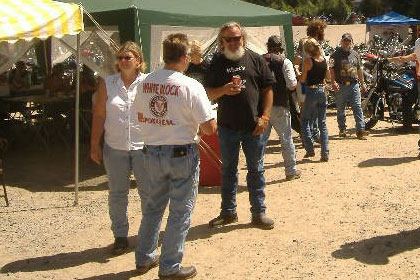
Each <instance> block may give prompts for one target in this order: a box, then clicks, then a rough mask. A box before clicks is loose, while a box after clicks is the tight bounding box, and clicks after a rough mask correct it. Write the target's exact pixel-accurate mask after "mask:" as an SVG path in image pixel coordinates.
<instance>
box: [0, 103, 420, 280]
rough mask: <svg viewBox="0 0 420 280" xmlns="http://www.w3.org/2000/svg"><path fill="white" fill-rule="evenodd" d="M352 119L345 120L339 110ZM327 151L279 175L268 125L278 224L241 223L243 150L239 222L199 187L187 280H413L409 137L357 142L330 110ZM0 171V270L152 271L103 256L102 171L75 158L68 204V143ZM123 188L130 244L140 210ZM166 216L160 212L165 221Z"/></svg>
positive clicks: (40, 273)
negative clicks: (295, 173)
mask: <svg viewBox="0 0 420 280" xmlns="http://www.w3.org/2000/svg"><path fill="white" fill-rule="evenodd" d="M348 125H349V127H350V128H352V127H354V121H353V118H352V117H349V118H348ZM328 128H329V135H330V150H331V157H330V161H329V162H328V163H320V162H319V148H318V149H317V150H316V152H317V157H316V158H315V159H314V160H308V161H305V160H303V159H302V158H303V155H304V151H303V149H302V145H301V143H300V141H299V140H298V137H297V135H296V137H295V141H296V145H297V149H298V155H297V157H298V163H299V168H300V169H301V170H302V172H303V173H302V178H301V179H299V180H295V181H291V182H286V181H285V175H284V169H283V163H282V162H283V160H282V156H281V153H280V148H279V141H278V140H276V139H277V137H276V134H275V132H274V130H273V133H272V135H271V137H270V141H269V147H268V150H267V155H266V160H265V161H266V163H265V165H266V181H267V189H266V195H267V199H266V204H267V207H268V211H267V213H268V214H269V215H270V216H271V217H273V218H274V220H275V222H276V227H275V229H273V230H270V231H264V230H260V229H256V228H253V227H252V226H251V225H250V223H249V222H250V213H249V202H248V193H247V191H246V183H245V176H246V173H245V170H244V169H245V165H244V158H243V156H242V155H241V162H240V185H241V187H240V189H239V193H238V215H239V222H238V223H236V224H233V225H229V226H226V227H223V228H219V229H209V228H208V227H207V223H208V221H209V220H210V219H212V218H214V217H215V216H216V215H218V212H219V206H220V195H219V187H212V188H200V194H199V197H198V200H197V204H196V208H195V212H194V216H193V222H192V226H191V229H190V232H189V234H188V237H187V243H186V254H185V258H184V262H183V263H184V264H185V265H190V264H193V265H195V266H196V267H197V270H198V275H197V278H196V279H333V278H336V279H420V257H419V253H420V250H419V248H420V227H419V226H420V215H419V213H420V185H419V183H418V182H419V181H420V172H419V170H420V168H419V167H420V161H418V160H417V154H418V152H417V150H416V148H417V141H418V134H416V133H415V132H413V133H412V134H406V135H399V134H397V133H396V130H395V129H394V128H393V127H392V125H391V124H390V123H385V122H380V123H379V124H378V125H377V126H376V127H375V128H374V130H373V131H372V132H371V136H370V137H369V139H368V140H366V141H359V140H357V139H356V138H355V133H354V130H352V133H353V134H352V135H351V137H349V139H345V140H341V139H338V136H337V134H338V129H337V126H336V118H335V115H334V112H333V111H330V112H329V116H328ZM6 165H7V167H8V168H6V175H7V183H8V191H9V196H10V200H11V206H10V207H5V206H4V205H5V204H4V201H3V199H2V198H0V199H1V200H0V205H1V206H0V279H31V280H32V279H156V278H157V273H158V270H157V269H153V270H151V271H149V273H147V274H146V275H143V276H137V275H136V272H135V269H134V268H135V267H134V253H133V251H132V250H131V251H130V252H129V253H127V254H124V255H121V256H112V255H111V254H110V248H111V244H112V242H113V238H112V234H111V231H110V229H109V218H108V206H107V205H108V204H107V185H106V177H105V176H104V173H103V170H102V168H98V167H95V166H94V165H93V164H92V163H90V162H89V160H88V159H87V158H86V156H84V157H82V174H81V175H82V179H83V183H82V187H81V190H82V192H81V193H80V206H77V207H73V206H72V202H73V193H72V192H71V191H72V183H71V180H72V177H73V169H72V155H71V151H55V152H52V153H49V154H46V153H42V152H39V153H35V154H33V153H28V152H17V151H16V150H15V151H10V153H9V155H8V156H7V157H6ZM139 208H140V207H139V199H138V195H137V191H136V189H135V188H134V185H133V188H132V189H131V191H130V204H129V220H130V222H131V227H130V243H131V245H132V247H134V242H135V238H136V235H137V229H138V226H139V221H140V218H141V212H140V209H139ZM166 217H167V213H166V214H165V218H164V224H165V222H166Z"/></svg>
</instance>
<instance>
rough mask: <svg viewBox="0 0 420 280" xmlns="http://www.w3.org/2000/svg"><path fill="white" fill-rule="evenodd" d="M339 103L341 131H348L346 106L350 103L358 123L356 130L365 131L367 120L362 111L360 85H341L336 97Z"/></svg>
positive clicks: (338, 113)
mask: <svg viewBox="0 0 420 280" xmlns="http://www.w3.org/2000/svg"><path fill="white" fill-rule="evenodd" d="M335 100H336V103H337V122H338V128H339V129H340V130H344V129H346V105H347V103H350V106H351V108H352V110H353V115H354V120H355V121H356V130H357V131H361V130H364V129H365V120H364V119H363V111H362V96H361V94H360V88H359V84H351V85H349V86H346V85H341V86H340V90H339V91H338V92H337V95H336V96H335Z"/></svg>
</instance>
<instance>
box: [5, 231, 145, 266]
mask: <svg viewBox="0 0 420 280" xmlns="http://www.w3.org/2000/svg"><path fill="white" fill-rule="evenodd" d="M136 238H137V237H136V236H131V237H129V243H130V249H129V250H127V253H128V252H130V251H133V250H134V244H135V240H136ZM111 248H112V244H110V245H108V246H105V247H99V248H91V249H86V250H83V251H80V252H68V253H61V254H56V255H51V256H43V257H36V258H28V259H23V260H18V261H14V262H11V263H8V264H6V265H5V266H3V267H2V268H1V269H0V272H1V273H16V272H34V271H48V270H56V269H64V268H68V267H76V266H80V265H83V264H86V263H91V262H96V263H107V262H109V260H110V259H111V258H114V257H116V256H114V255H112V254H111Z"/></svg>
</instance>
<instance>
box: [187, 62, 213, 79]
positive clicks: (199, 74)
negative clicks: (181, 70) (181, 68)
mask: <svg viewBox="0 0 420 280" xmlns="http://www.w3.org/2000/svg"><path fill="white" fill-rule="evenodd" d="M208 64H209V63H208V61H205V60H203V61H202V62H201V63H199V64H194V63H190V65H189V66H188V69H187V71H185V75H186V76H188V77H190V78H193V79H196V80H197V81H199V82H200V83H201V84H203V83H204V79H205V77H206V74H207V70H208V67H209V65H208Z"/></svg>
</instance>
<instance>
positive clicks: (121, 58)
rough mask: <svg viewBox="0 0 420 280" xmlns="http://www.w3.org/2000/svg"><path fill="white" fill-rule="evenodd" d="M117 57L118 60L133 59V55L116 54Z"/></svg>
mask: <svg viewBox="0 0 420 280" xmlns="http://www.w3.org/2000/svg"><path fill="white" fill-rule="evenodd" d="M117 59H118V60H127V61H130V60H133V59H134V57H133V56H117Z"/></svg>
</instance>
